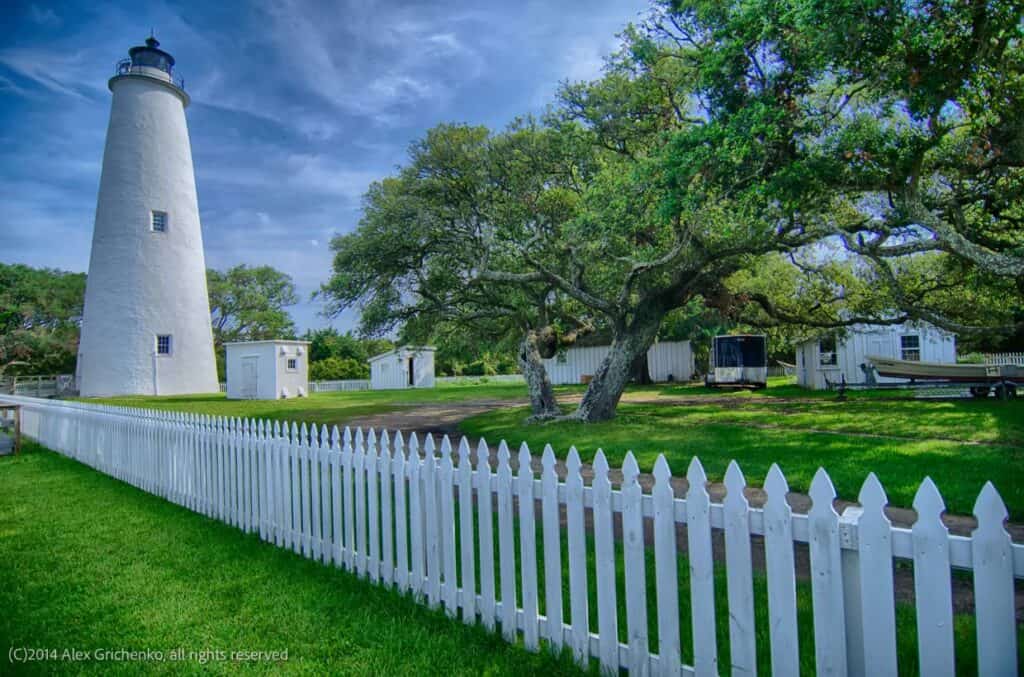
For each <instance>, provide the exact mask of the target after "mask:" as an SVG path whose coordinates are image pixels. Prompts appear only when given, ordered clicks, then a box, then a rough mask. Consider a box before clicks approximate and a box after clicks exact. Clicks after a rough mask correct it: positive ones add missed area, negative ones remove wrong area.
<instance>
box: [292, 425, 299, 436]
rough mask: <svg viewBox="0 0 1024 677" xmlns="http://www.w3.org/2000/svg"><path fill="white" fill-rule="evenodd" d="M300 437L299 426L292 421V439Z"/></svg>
mask: <svg viewBox="0 0 1024 677" xmlns="http://www.w3.org/2000/svg"><path fill="white" fill-rule="evenodd" d="M298 437H299V426H298V425H297V424H296V423H295V421H292V440H297V439H298Z"/></svg>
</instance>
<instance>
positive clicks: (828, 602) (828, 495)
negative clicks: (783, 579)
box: [807, 468, 846, 676]
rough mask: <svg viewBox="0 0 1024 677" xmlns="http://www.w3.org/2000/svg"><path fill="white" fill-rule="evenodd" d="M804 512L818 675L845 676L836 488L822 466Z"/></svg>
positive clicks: (812, 485) (817, 473) (816, 474)
mask: <svg viewBox="0 0 1024 677" xmlns="http://www.w3.org/2000/svg"><path fill="white" fill-rule="evenodd" d="M810 495H811V501H813V504H812V506H811V510H810V512H809V513H808V519H807V521H808V529H809V531H810V536H811V540H810V556H811V602H812V605H813V608H814V656H815V667H816V668H817V672H818V674H819V675H840V676H843V675H846V621H845V619H846V616H845V612H844V608H843V583H842V560H841V559H840V557H841V555H840V548H839V514H838V513H837V512H836V511H835V508H833V507H832V501H834V500H835V497H836V490H835V487H833V486H832V479H831V478H830V477H829V476H828V473H826V472H825V470H824V468H818V471H817V472H816V473H815V474H814V479H813V480H812V481H811V492H810Z"/></svg>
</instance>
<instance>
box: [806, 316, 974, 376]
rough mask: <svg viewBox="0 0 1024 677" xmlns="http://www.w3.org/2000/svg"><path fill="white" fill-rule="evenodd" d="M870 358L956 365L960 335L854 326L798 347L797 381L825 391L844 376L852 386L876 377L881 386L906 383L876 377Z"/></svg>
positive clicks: (916, 326)
mask: <svg viewBox="0 0 1024 677" xmlns="http://www.w3.org/2000/svg"><path fill="white" fill-rule="evenodd" d="M868 355H877V356H879V357H892V358H896V359H899V360H917V361H921V362H938V363H945V364H952V363H955V362H956V336H954V335H953V334H950V333H949V332H947V331H944V330H942V329H939V328H938V327H935V326H933V325H930V324H927V323H910V322H907V323H904V324H895V325H854V326H852V327H850V328H849V329H847V330H846V332H845V334H843V335H840V336H839V338H838V339H837V338H835V337H834V336H825V337H822V338H818V339H810V340H807V341H804V342H802V343H799V344H797V347H796V381H797V383H798V384H799V385H801V386H804V387H805V388H811V389H813V390H824V389H826V388H828V387H829V384H838V383H840V382H841V381H842V380H843V378H844V377H845V379H846V382H847V383H848V384H864V383H871V379H872V378H873V379H874V381H875V382H877V383H900V382H901V381H903V379H897V378H888V377H884V376H882V377H879V376H875V375H874V373H873V370H871V369H870V363H869V362H868V361H867V359H866V358H867V356H868ZM869 371H870V372H871V373H870V375H869V373H868V372H869Z"/></svg>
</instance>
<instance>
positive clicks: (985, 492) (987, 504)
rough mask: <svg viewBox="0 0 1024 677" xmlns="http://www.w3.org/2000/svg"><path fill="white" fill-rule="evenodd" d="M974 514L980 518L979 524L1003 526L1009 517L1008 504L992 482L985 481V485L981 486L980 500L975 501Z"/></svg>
mask: <svg viewBox="0 0 1024 677" xmlns="http://www.w3.org/2000/svg"><path fill="white" fill-rule="evenodd" d="M974 516H975V517H977V518H978V526H983V525H985V524H991V523H995V524H999V525H1000V526H1002V524H1003V522H1005V521H1006V518H1007V517H1009V513H1007V511H1006V504H1004V503H1003V499H1002V497H1001V496H1000V495H999V492H998V491H996V487H995V485H994V484H992V482H985V486H983V487H982V488H981V493H980V494H978V500H977V501H975V502H974Z"/></svg>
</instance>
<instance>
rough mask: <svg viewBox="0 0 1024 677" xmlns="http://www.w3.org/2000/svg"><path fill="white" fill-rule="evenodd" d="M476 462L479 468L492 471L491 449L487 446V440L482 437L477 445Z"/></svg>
mask: <svg viewBox="0 0 1024 677" xmlns="http://www.w3.org/2000/svg"><path fill="white" fill-rule="evenodd" d="M476 462H477V465H478V466H483V467H485V468H487V469H488V470H490V464H491V448H490V447H489V446H487V440H485V439H484V438H482V437H481V438H480V441H479V442H477V443H476Z"/></svg>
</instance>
